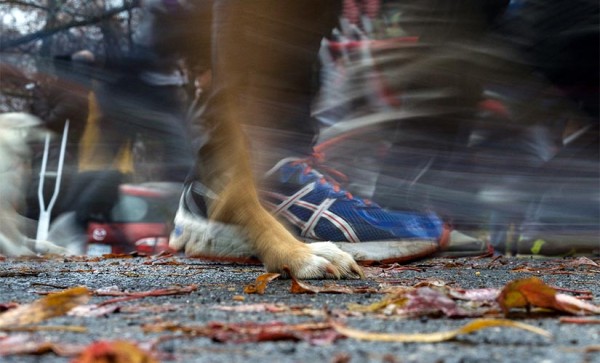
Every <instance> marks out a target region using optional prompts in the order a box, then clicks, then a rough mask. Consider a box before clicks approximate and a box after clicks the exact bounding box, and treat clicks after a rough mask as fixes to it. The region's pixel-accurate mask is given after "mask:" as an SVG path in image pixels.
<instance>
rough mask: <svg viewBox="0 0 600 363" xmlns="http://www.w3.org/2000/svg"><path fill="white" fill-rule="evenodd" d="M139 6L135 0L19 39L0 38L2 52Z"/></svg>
mask: <svg viewBox="0 0 600 363" xmlns="http://www.w3.org/2000/svg"><path fill="white" fill-rule="evenodd" d="M138 6H139V0H133V1H132V2H131V3H129V4H124V5H123V6H121V7H118V8H115V9H111V10H109V11H107V12H105V13H102V14H100V15H97V16H93V17H90V18H88V19H84V20H78V21H72V22H69V23H66V24H63V25H60V26H57V27H55V28H51V29H43V30H40V31H37V32H35V33H31V34H27V35H24V36H22V37H20V38H17V39H9V40H4V39H0V52H2V51H5V50H6V49H9V48H14V47H18V46H21V45H23V44H27V43H29V42H32V41H34V40H39V39H44V38H46V37H49V36H51V35H53V34H56V33H59V32H61V31H65V30H68V29H70V28H75V27H82V26H87V25H91V24H96V23H98V22H100V21H102V20H106V19H109V18H111V17H113V16H115V15H117V14H119V13H122V12H124V11H128V10H131V9H134V8H136V7H138Z"/></svg>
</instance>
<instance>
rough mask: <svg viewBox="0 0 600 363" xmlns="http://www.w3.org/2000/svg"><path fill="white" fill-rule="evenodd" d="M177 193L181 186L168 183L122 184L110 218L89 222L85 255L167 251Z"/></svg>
mask: <svg viewBox="0 0 600 363" xmlns="http://www.w3.org/2000/svg"><path fill="white" fill-rule="evenodd" d="M179 195H180V187H179V186H178V185H175V184H171V183H148V184H139V185H134V184H124V185H121V187H120V196H119V201H118V202H117V204H116V205H115V206H114V208H113V210H112V212H111V215H110V218H109V220H108V221H91V222H90V223H89V224H88V248H87V254H88V255H93V256H99V255H103V254H108V253H130V252H138V253H143V254H156V253H160V252H163V251H170V249H169V234H170V232H171V227H170V224H171V222H172V221H173V217H174V215H175V212H176V210H177V205H178V202H179Z"/></svg>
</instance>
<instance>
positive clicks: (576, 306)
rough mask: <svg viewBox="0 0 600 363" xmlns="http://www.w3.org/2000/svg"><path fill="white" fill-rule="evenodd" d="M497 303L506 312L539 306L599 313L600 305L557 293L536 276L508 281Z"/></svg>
mask: <svg viewBox="0 0 600 363" xmlns="http://www.w3.org/2000/svg"><path fill="white" fill-rule="evenodd" d="M498 304H499V305H500V308H501V309H502V311H503V312H504V314H505V315H506V314H508V313H509V312H510V310H511V309H512V308H527V309H529V308H530V307H532V306H534V307H540V308H545V309H553V310H558V311H562V312H566V313H569V314H574V315H584V314H600V307H598V306H595V305H592V304H589V303H586V302H584V301H581V300H579V299H577V298H575V297H573V296H570V295H565V294H558V293H557V292H556V290H555V289H554V288H552V287H550V286H548V285H546V284H545V283H544V282H543V281H542V280H540V279H539V278H537V277H530V278H526V279H520V280H514V281H511V282H509V283H508V284H507V285H506V286H505V287H504V288H503V289H502V291H501V292H500V295H498Z"/></svg>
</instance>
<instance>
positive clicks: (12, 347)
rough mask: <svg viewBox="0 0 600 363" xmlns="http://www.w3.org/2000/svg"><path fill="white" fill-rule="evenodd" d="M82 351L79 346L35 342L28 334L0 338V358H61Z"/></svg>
mask: <svg viewBox="0 0 600 363" xmlns="http://www.w3.org/2000/svg"><path fill="white" fill-rule="evenodd" d="M82 350H83V347H82V346H80V345H74V344H60V343H53V342H49V341H40V340H36V339H35V337H33V336H32V335H28V334H18V335H11V336H9V337H6V338H0V357H2V356H9V355H17V354H18V355H22V354H35V355H41V354H45V353H51V352H52V353H54V354H56V355H58V356H61V357H69V356H74V355H77V354H79V353H81V351H82Z"/></svg>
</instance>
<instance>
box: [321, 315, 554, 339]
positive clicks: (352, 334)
mask: <svg viewBox="0 0 600 363" xmlns="http://www.w3.org/2000/svg"><path fill="white" fill-rule="evenodd" d="M331 324H332V326H333V328H334V329H335V330H336V331H337V332H338V333H340V334H342V335H344V336H346V337H348V338H352V339H357V340H364V341H373V342H388V343H439V342H444V341H447V340H451V339H454V338H456V337H457V336H459V335H466V334H470V333H473V332H475V331H478V330H481V329H487V328H493V327H510V328H517V329H523V330H526V331H529V332H532V333H535V334H539V335H542V336H545V337H548V338H550V337H552V335H551V334H550V333H549V332H548V331H546V330H544V329H540V328H537V327H535V326H532V325H529V324H523V323H519V322H516V321H512V320H504V319H476V320H473V321H472V322H470V323H468V324H466V325H463V326H462V327H460V328H458V329H454V330H448V331H442V332H434V333H414V334H401V333H398V334H393V333H374V332H367V331H363V330H358V329H353V328H348V327H347V326H345V325H343V324H340V323H337V322H331Z"/></svg>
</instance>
